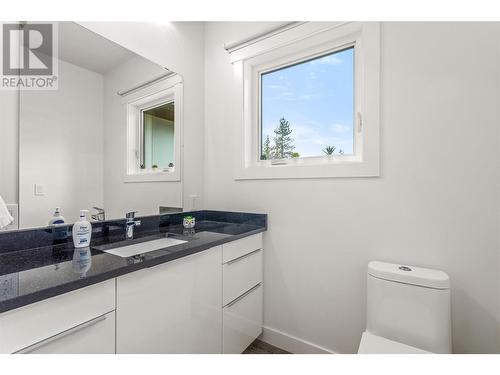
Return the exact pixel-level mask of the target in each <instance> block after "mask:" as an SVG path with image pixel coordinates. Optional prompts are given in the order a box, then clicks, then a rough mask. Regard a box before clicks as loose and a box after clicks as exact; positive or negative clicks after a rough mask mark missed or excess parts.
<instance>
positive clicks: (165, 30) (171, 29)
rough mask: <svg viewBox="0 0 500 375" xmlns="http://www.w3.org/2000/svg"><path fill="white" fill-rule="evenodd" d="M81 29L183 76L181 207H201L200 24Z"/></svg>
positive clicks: (111, 24)
mask: <svg viewBox="0 0 500 375" xmlns="http://www.w3.org/2000/svg"><path fill="white" fill-rule="evenodd" d="M81 24H82V25H83V26H84V27H87V28H88V29H90V30H92V31H94V32H96V33H98V34H101V35H102V36H104V37H106V38H109V39H110V40H112V41H114V42H116V43H118V44H121V45H122V46H124V47H125V48H128V49H130V50H131V51H133V52H135V53H137V54H139V55H141V56H143V57H145V58H147V59H149V60H151V61H154V62H156V63H157V64H160V65H162V66H164V67H166V68H168V69H170V70H172V71H175V72H177V73H179V74H181V75H182V76H183V82H184V102H183V104H184V129H182V131H183V138H184V148H183V155H182V166H183V171H182V185H183V187H182V189H183V201H184V203H183V207H184V208H185V209H190V208H192V206H191V204H192V199H191V198H190V196H191V195H196V196H198V198H197V199H196V208H200V207H202V206H203V197H202V193H203V162H204V161H203V157H204V135H203V132H204V127H203V124H204V100H203V98H204V64H203V61H204V33H203V32H204V25H203V23H201V22H165V23H164V24H158V23H148V22H81Z"/></svg>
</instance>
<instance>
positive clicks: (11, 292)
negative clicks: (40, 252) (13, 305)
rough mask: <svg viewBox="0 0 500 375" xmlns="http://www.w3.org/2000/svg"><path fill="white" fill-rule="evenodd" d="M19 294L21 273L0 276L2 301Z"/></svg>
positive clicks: (0, 298)
mask: <svg viewBox="0 0 500 375" xmlns="http://www.w3.org/2000/svg"><path fill="white" fill-rule="evenodd" d="M18 294H19V274H18V273H11V274H9V275H3V276H0V301H4V300H6V299H9V298H13V297H17V295H18Z"/></svg>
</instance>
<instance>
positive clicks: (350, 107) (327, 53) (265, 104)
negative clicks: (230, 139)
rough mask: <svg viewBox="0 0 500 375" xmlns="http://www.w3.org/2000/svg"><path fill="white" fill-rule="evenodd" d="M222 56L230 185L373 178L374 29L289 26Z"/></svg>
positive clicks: (376, 78)
mask: <svg viewBox="0 0 500 375" xmlns="http://www.w3.org/2000/svg"><path fill="white" fill-rule="evenodd" d="M227 50H228V51H229V53H230V57H231V62H232V63H233V68H234V74H235V76H234V77H235V80H236V82H237V83H238V84H239V85H237V86H236V87H238V88H239V92H237V94H239V95H241V96H239V97H238V95H235V96H234V106H235V107H236V108H238V107H237V106H238V104H239V103H242V106H240V107H239V108H241V112H242V114H243V116H242V119H243V122H241V123H240V124H238V123H236V126H235V129H236V150H237V152H236V154H235V179H274V178H329V177H372V176H378V175H379V121H380V116H379V111H380V109H379V107H380V87H379V86H380V83H379V81H380V25H379V24H378V23H376V22H368V23H364V22H297V23H294V24H293V25H291V26H286V27H281V28H278V29H277V31H271V32H270V33H269V34H268V35H265V36H263V35H258V36H257V37H256V39H255V40H252V39H246V40H245V41H243V42H242V43H241V44H237V43H233V44H232V46H231V47H227Z"/></svg>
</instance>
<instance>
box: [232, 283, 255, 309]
mask: <svg viewBox="0 0 500 375" xmlns="http://www.w3.org/2000/svg"><path fill="white" fill-rule="evenodd" d="M261 285H262V283H258V284H257V285H255V286H254V287H253V288H250V289H248V290H247V291H246V292H245V293H243V294H242V295H241V296H239V297H236V298H235V299H233V300H232V301H231V302H229V303H228V304H227V305H226V307H231V306H233V305H234V304H236V303H238V302H239V301H241V300H242V299H243V298H245V297H246V296H248V295H249V294H250V293H252V292H253V291H254V290H255V289H258V288H259V287H260V286H261Z"/></svg>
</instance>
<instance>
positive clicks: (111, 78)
mask: <svg viewBox="0 0 500 375" xmlns="http://www.w3.org/2000/svg"><path fill="white" fill-rule="evenodd" d="M162 73H165V71H164V70H163V68H161V67H160V66H157V65H155V64H151V62H150V61H148V60H146V59H143V58H142V57H139V56H137V57H134V58H132V59H130V60H128V61H127V62H125V63H123V64H121V65H119V66H118V67H116V68H114V69H113V70H111V71H109V72H107V73H106V74H105V76H104V108H105V109H104V115H105V117H104V124H105V125H104V171H105V174H104V201H105V207H106V216H107V217H109V218H123V217H125V213H126V212H129V211H138V212H139V213H138V215H140V216H144V215H158V213H159V206H169V207H179V206H181V205H182V184H181V183H180V182H140V183H139V182H134V183H125V182H124V180H123V179H124V174H125V171H126V162H127V159H126V157H125V156H126V155H127V117H126V107H125V104H124V103H123V98H122V97H121V96H119V95H118V94H117V92H118V91H122V90H126V89H129V88H131V87H134V86H135V85H137V84H139V83H142V82H145V81H148V80H150V79H151V78H152V77H158V76H159V75H160V74H162Z"/></svg>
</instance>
